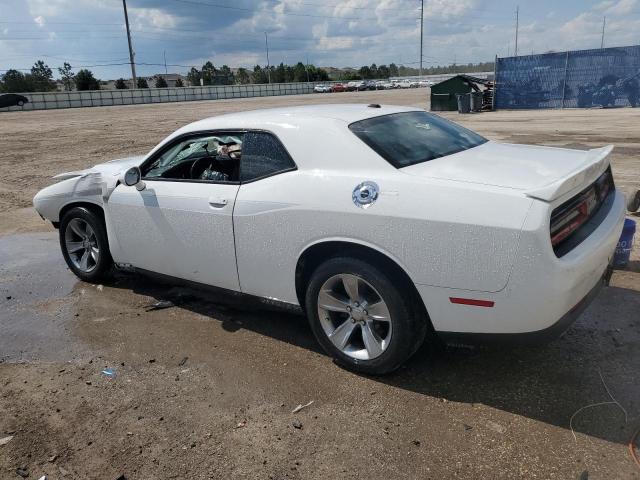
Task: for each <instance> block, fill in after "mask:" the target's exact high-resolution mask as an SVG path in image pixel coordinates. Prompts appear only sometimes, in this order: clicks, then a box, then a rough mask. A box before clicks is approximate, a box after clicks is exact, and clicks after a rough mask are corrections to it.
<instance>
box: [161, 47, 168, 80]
mask: <svg viewBox="0 0 640 480" xmlns="http://www.w3.org/2000/svg"><path fill="white" fill-rule="evenodd" d="M162 54H163V55H164V74H165V75H167V74H168V73H169V72H167V51H166V50H163V51H162Z"/></svg>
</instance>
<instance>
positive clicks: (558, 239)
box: [550, 168, 613, 251]
mask: <svg viewBox="0 0 640 480" xmlns="http://www.w3.org/2000/svg"><path fill="white" fill-rule="evenodd" d="M612 190H613V177H612V175H611V168H608V169H607V171H606V172H604V173H603V174H602V175H600V177H598V179H597V180H596V181H595V182H594V183H593V184H591V185H590V186H589V187H587V188H586V189H584V190H583V191H582V192H580V193H579V194H578V195H576V196H575V197H573V198H572V199H571V200H569V201H567V202H565V203H563V204H562V205H560V206H559V207H558V208H556V209H555V210H554V211H553V212H552V214H551V225H550V230H551V231H550V235H551V245H552V246H553V249H554V251H555V250H556V249H557V247H558V246H559V245H560V244H562V242H564V241H565V240H566V239H568V238H569V237H570V236H571V235H572V234H573V233H575V232H576V231H577V230H579V229H580V227H582V226H583V225H584V224H585V223H586V222H587V221H589V219H590V218H591V217H592V216H593V215H594V214H595V213H596V212H597V211H598V209H599V208H600V206H601V205H602V202H603V201H604V199H605V198H606V197H607V196H608V195H609V193H610V192H611V191H612Z"/></svg>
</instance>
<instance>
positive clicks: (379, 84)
mask: <svg viewBox="0 0 640 480" xmlns="http://www.w3.org/2000/svg"><path fill="white" fill-rule="evenodd" d="M387 83H389V82H387V81H385V80H378V81H377V82H376V90H384V89H385V88H386V87H385V85H386V84H387Z"/></svg>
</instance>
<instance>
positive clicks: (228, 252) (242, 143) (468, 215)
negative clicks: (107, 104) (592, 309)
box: [34, 104, 624, 374]
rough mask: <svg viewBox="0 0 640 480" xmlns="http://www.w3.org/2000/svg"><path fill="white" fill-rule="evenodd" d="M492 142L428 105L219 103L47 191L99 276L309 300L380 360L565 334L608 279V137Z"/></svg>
mask: <svg viewBox="0 0 640 480" xmlns="http://www.w3.org/2000/svg"><path fill="white" fill-rule="evenodd" d="M611 148H612V147H605V148H599V149H593V150H589V151H578V150H568V149H561V148H550V147H536V146H526V145H509V144H500V143H495V142H492V141H488V140H486V139H485V138H483V137H481V136H480V135H477V134H475V133H473V132H471V131H469V130H467V129H465V128H463V127H460V126H459V125H456V124H455V123H452V122H450V121H448V120H445V119H443V118H441V117H438V116H437V115H433V114H430V113H427V112H425V111H423V110H419V109H415V108H409V107H394V106H380V105H375V104H372V105H368V106H367V105H323V106H306V107H294V108H283V109H273V110H257V111H252V112H245V113H236V114H230V115H223V116H219V117H212V118H207V119H205V120H201V121H198V122H195V123H192V124H190V125H187V126H186V127H183V128H181V129H179V130H178V131H176V132H175V133H173V134H171V135H169V137H167V138H166V139H164V140H163V141H161V142H160V143H159V144H158V146H156V147H155V148H154V149H153V150H151V152H149V153H148V154H147V155H144V156H139V157H131V158H127V159H121V160H115V161H112V162H107V163H103V164H100V165H96V166H94V167H92V168H88V169H86V170H81V171H77V172H70V173H66V174H62V175H59V176H58V177H57V178H58V180H60V181H59V183H56V184H54V185H52V186H49V187H47V188H45V189H43V190H42V191H40V192H39V193H38V194H37V195H36V196H35V198H34V205H35V208H36V210H37V211H38V212H39V213H40V215H41V216H42V217H43V218H46V219H48V220H50V221H51V222H53V224H54V226H56V227H57V228H58V229H59V234H60V245H61V248H62V254H63V256H64V258H65V260H66V262H67V264H68V266H69V268H70V269H71V270H72V271H73V272H74V273H75V274H76V275H77V276H78V277H79V278H81V279H82V280H85V281H88V282H103V281H105V278H107V276H108V274H109V272H110V271H111V269H112V267H113V266H114V265H115V267H117V268H120V269H124V270H135V271H140V272H153V273H154V274H161V275H163V276H164V277H165V278H166V277H167V276H168V277H171V278H175V279H176V281H188V282H190V283H191V284H193V283H196V284H200V285H204V286H211V287H218V288H221V289H226V290H228V291H231V292H240V293H243V294H248V295H252V296H257V297H261V298H263V299H267V301H269V302H277V303H279V304H283V305H291V306H295V307H298V306H299V307H301V308H302V310H303V311H305V312H306V315H307V316H308V318H309V321H310V324H311V328H312V330H313V332H314V334H315V335H316V337H317V339H318V341H319V342H320V344H321V345H322V346H323V347H324V348H325V350H326V351H327V352H328V353H329V354H330V355H332V356H333V357H334V358H335V360H336V361H337V362H338V363H340V364H341V365H344V366H346V367H348V368H351V369H354V370H357V371H361V372H367V373H373V374H379V373H385V372H389V371H391V370H393V369H395V368H397V367H398V366H399V365H401V364H402V363H403V362H404V361H405V360H407V359H408V358H409V357H410V356H411V355H412V354H413V353H414V352H415V351H416V350H417V349H418V347H420V345H422V344H423V341H424V340H425V337H427V336H429V337H431V336H434V335H439V336H441V337H443V338H446V339H463V340H465V339H468V338H480V339H487V338H493V337H497V338H506V339H521V338H522V339H530V338H533V339H538V338H542V337H546V336H548V335H557V334H559V333H561V332H562V331H563V330H564V329H565V328H567V326H568V325H569V324H570V322H571V321H572V320H573V319H574V318H575V317H576V316H577V315H578V313H579V312H580V310H581V309H582V308H583V307H584V306H585V305H586V304H587V303H588V301H589V300H590V299H591V298H593V296H594V295H595V293H596V292H597V291H598V287H599V286H600V285H602V283H603V279H604V280H605V281H606V280H607V272H608V265H609V261H610V259H611V256H612V253H613V251H614V249H615V246H616V243H617V241H618V237H619V235H620V232H621V230H622V222H623V219H624V200H623V196H622V195H621V194H620V193H618V192H617V191H616V189H615V187H614V183H613V178H612V175H611V168H610V165H609V157H608V154H609V152H610V151H611Z"/></svg>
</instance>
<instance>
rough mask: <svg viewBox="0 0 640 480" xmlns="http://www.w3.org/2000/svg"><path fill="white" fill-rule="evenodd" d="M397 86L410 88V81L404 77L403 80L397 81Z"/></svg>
mask: <svg viewBox="0 0 640 480" xmlns="http://www.w3.org/2000/svg"><path fill="white" fill-rule="evenodd" d="M398 86H399V87H400V88H411V81H410V80H408V79H406V78H405V79H404V80H400V81H399V82H398Z"/></svg>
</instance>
